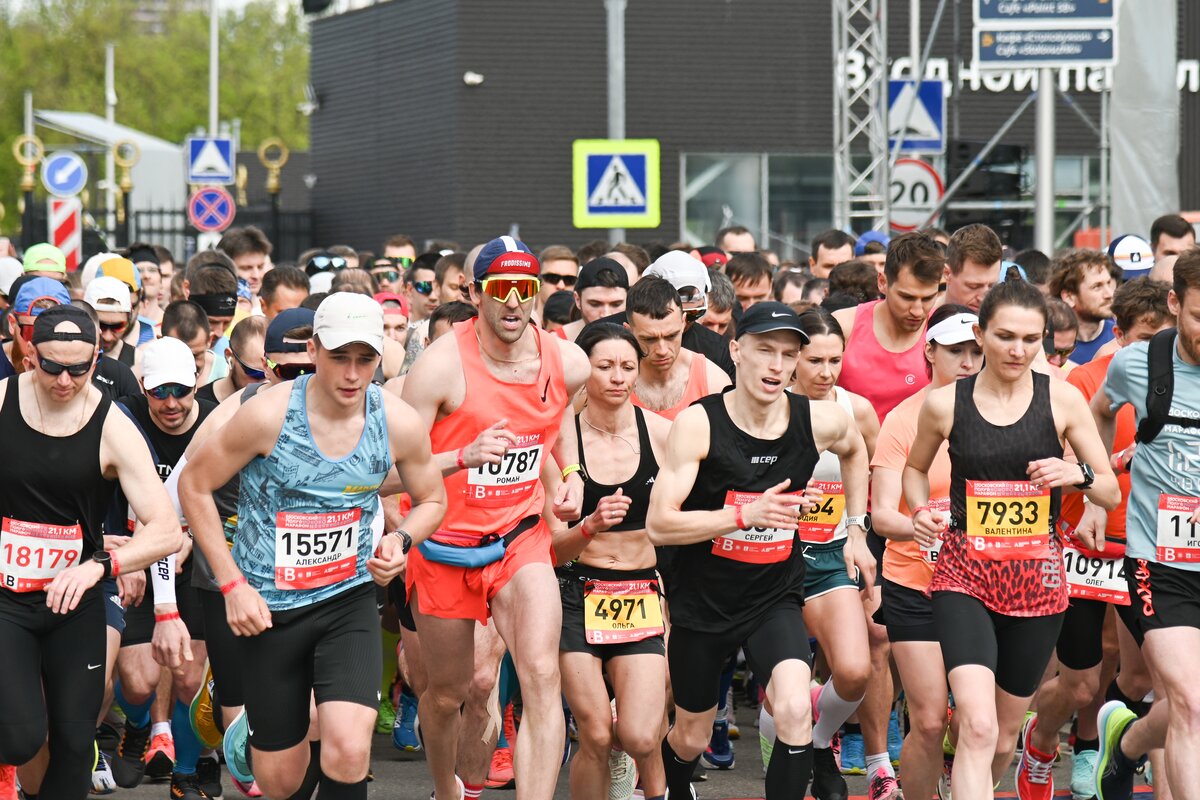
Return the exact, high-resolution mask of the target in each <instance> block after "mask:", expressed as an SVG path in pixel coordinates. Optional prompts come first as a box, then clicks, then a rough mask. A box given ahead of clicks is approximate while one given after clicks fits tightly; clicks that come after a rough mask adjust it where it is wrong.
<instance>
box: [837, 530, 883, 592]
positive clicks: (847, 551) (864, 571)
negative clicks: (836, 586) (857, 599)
mask: <svg viewBox="0 0 1200 800" xmlns="http://www.w3.org/2000/svg"><path fill="white" fill-rule="evenodd" d="M842 555H843V556H845V558H846V575H847V577H849V578H850V580H852V581H857V580H858V579H859V578H860V577H861V578H862V581H863V591H864V592H869V591H871V587H872V586H874V585H875V556H874V555H872V554H871V549H870V548H869V547H867V537H866V536H847V537H846V546H845V547H843V548H842Z"/></svg>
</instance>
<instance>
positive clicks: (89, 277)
mask: <svg viewBox="0 0 1200 800" xmlns="http://www.w3.org/2000/svg"><path fill="white" fill-rule="evenodd" d="M110 258H120V255H118V254H117V253H96V255H94V256H92V257H91V258H89V259H88V260H87V261H86V262H84V265H83V269H81V270H80V271H79V273H80V274H79V283H80V285H82V286H87V285H88V284H90V283H91V282H92V281H93V280H95V278H96V273H97V272H99V271H100V265H101V264H103V263H104V262H105V261H108V260H109V259H110Z"/></svg>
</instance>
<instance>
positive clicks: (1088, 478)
mask: <svg viewBox="0 0 1200 800" xmlns="http://www.w3.org/2000/svg"><path fill="white" fill-rule="evenodd" d="M1079 471H1080V472H1082V473H1083V483H1077V484H1075V488H1076V489H1079V490H1080V491H1083V490H1084V489H1089V488H1091V485H1092V484H1093V483H1095V482H1096V471H1095V470H1093V469H1092V468H1091V467H1090V466H1088V465H1087V464H1085V463H1083V462H1082V461H1080V462H1079Z"/></svg>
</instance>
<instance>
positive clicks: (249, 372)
mask: <svg viewBox="0 0 1200 800" xmlns="http://www.w3.org/2000/svg"><path fill="white" fill-rule="evenodd" d="M229 354H230V355H231V356H233V360H234V361H236V362H237V363H238V366H240V367H241V368H242V372H244V373H246V377H247V378H249V379H250V380H252V381H261V380H264V379H266V377H267V373H265V372H263V371H262V370H261V369H255V368H254V367H251V366H249V365H247V364H246V362H245V361H242V359H241V358H240V357H239V356H238V354H237V351H236V350H234V349H233V348H232V347H230V348H229Z"/></svg>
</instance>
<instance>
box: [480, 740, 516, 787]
mask: <svg viewBox="0 0 1200 800" xmlns="http://www.w3.org/2000/svg"><path fill="white" fill-rule="evenodd" d="M483 786H484V788H485V789H515V788H517V778H516V773H515V772H513V759H512V748H510V747H497V748H496V749H495V751H494V752H493V753H492V765H491V766H490V767H488V774H487V780H485V781H484V782H483Z"/></svg>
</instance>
